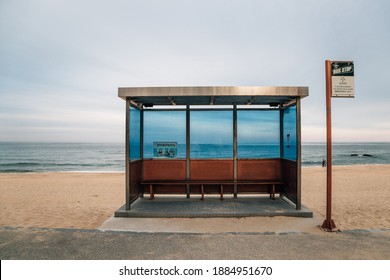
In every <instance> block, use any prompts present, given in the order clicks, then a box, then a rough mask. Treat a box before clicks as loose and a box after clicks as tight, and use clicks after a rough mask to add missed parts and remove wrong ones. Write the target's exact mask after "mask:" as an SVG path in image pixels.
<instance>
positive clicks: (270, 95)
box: [118, 87, 308, 210]
mask: <svg viewBox="0 0 390 280" xmlns="http://www.w3.org/2000/svg"><path fill="white" fill-rule="evenodd" d="M118 95H119V97H121V98H123V99H125V101H126V129H125V134H126V135H125V153H126V155H125V169H126V179H125V192H126V204H125V209H126V210H130V209H131V204H132V203H133V202H134V201H136V200H137V199H138V198H139V197H140V196H142V195H143V192H142V191H141V186H140V182H141V181H143V180H144V174H145V171H147V170H145V168H148V166H147V164H146V162H148V160H147V159H145V158H144V154H143V152H144V114H145V112H148V111H184V112H185V118H186V120H185V124H186V129H185V141H186V157H185V178H184V179H185V180H190V179H191V163H192V162H193V161H196V159H191V157H190V143H191V139H190V137H191V131H190V127H191V126H190V121H191V112H193V111H232V113H233V122H232V126H233V143H232V144H233V158H232V159H230V160H232V161H233V174H232V179H233V180H234V182H237V181H238V179H239V165H240V164H241V165H242V162H241V161H240V159H239V158H238V143H237V130H238V127H237V112H238V111H251V110H258V111H267V110H273V111H275V110H278V111H279V124H280V125H279V129H280V133H279V137H280V139H279V140H280V143H279V145H280V173H281V177H283V179H284V180H286V181H288V184H291V185H292V187H291V189H293V190H294V191H293V192H292V193H288V192H283V193H282V194H281V195H282V196H283V197H286V198H287V199H289V200H290V201H292V202H293V203H294V204H295V207H296V209H297V210H300V209H301V98H304V97H306V96H308V88H307V87H146V88H138V87H135V88H119V94H118ZM193 105H201V106H207V107H204V108H199V107H197V106H193ZM216 105H224V106H227V105H228V107H222V108H221V107H218V106H216ZM242 105H246V106H242ZM152 106H154V107H152ZM156 106H162V107H157V108H156ZM179 106H180V108H178V109H176V107H179ZM256 106H262V107H261V108H259V107H256ZM265 106H270V107H267V108H266V107H265ZM292 107H294V108H295V120H296V123H295V127H296V131H295V134H296V135H295V138H296V155H295V159H296V160H295V162H294V161H291V160H288V159H287V158H285V147H284V146H285V145H284V144H285V141H286V139H285V138H284V112H285V111H286V110H287V109H288V108H292ZM132 109H135V110H137V111H138V112H139V114H140V131H139V139H140V151H139V152H140V156H139V158H138V159H131V149H130V147H131V144H132V143H131V136H130V134H131V129H130V123H131V114H130V110H132ZM209 160H217V159H209ZM161 161H164V160H161ZM166 162H167V161H166ZM221 162H223V161H222V160H221ZM167 168H169V167H167ZM286 178H287V179H286ZM233 188H234V190H233V193H234V197H237V184H234V186H233ZM288 188H290V187H288ZM288 188H287V189H288ZM186 194H187V197H189V196H190V188H189V185H187V189H186Z"/></svg>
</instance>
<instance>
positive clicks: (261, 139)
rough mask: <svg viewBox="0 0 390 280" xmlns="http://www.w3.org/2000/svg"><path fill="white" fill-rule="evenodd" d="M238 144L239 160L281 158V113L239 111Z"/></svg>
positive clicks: (274, 111)
mask: <svg viewBox="0 0 390 280" xmlns="http://www.w3.org/2000/svg"><path fill="white" fill-rule="evenodd" d="M237 144H238V145H237V149H238V158H279V157H280V122H279V111H277V110H272V111H270V110H267V111H264V110H263V111H262V110H256V111H252V110H251V111H240V110H239V111H238V112H237Z"/></svg>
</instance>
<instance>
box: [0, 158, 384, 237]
mask: <svg viewBox="0 0 390 280" xmlns="http://www.w3.org/2000/svg"><path fill="white" fill-rule="evenodd" d="M124 199H125V195H124V174H123V173H30V174H28V173H27V174H0V226H11V227H44V228H81V229H96V228H98V227H99V226H101V225H102V224H103V223H104V222H105V221H106V220H107V219H109V218H110V217H111V216H112V215H113V213H114V212H115V210H117V209H118V208H119V207H120V206H122V205H123V204H124ZM302 204H303V205H304V206H306V207H308V208H309V209H311V210H312V211H313V212H314V216H315V218H314V222H315V223H318V224H319V223H321V221H323V220H324V217H325V213H326V169H325V168H321V167H310V168H303V170H302ZM332 216H333V220H334V221H335V223H336V225H337V227H338V229H340V230H353V229H372V230H377V229H390V165H372V166H336V167H334V169H333V214H332ZM253 219H257V220H259V219H261V223H262V226H263V228H267V225H269V227H270V228H273V227H274V225H275V224H278V225H280V226H282V227H286V229H285V230H287V231H288V230H289V227H292V224H293V223H295V222H294V221H292V220H291V218H288V217H287V218H284V217H277V218H267V217H257V218H244V219H241V222H242V223H244V224H251V223H252V221H253ZM295 219H303V220H305V219H306V221H307V219H310V218H295ZM237 220H238V219H237ZM303 220H302V221H303ZM164 223H166V224H168V223H169V221H168V220H165V221H164ZM192 223H194V221H192ZM221 226H223V223H222V224H221Z"/></svg>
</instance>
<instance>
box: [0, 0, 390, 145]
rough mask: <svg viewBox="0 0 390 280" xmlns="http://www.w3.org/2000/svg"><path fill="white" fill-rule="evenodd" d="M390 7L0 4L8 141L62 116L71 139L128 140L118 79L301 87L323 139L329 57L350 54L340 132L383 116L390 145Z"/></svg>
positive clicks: (313, 133)
mask: <svg viewBox="0 0 390 280" xmlns="http://www.w3.org/2000/svg"><path fill="white" fill-rule="evenodd" d="M388 14H390V4H389V2H388V1H385V0H382V1H374V2H373V1H369V0H360V1H352V0H350V1H336V0H332V1H315V2H310V1H304V0H298V1H293V2H292V1H282V0H278V1H249V0H248V1H211V2H210V1H172V0H168V1H124V0H118V1H114V2H112V1H111V2H108V1H43V0H41V1H21V0H13V1H11V0H5V1H1V2H0V38H1V44H0V65H1V67H0V110H1V113H2V118H3V120H4V119H6V120H7V121H1V120H0V125H1V127H2V129H3V131H4V133H2V135H1V136H0V139H9V140H12V139H14V140H18V139H20V138H23V139H27V140H29V139H34V140H35V139H38V140H39V137H41V138H42V140H44V139H46V138H47V137H49V136H50V139H55V138H56V137H55V133H52V134H50V133H48V131H50V129H51V128H53V126H51V123H50V122H51V121H50V120H56V122H57V124H58V125H57V128H58V129H57V128H56V129H55V130H56V131H57V130H61V129H60V128H61V127H63V128H64V131H67V130H68V127H70V126H71V127H75V131H76V130H77V127H80V129H79V130H77V133H73V135H72V137H70V136H69V139H70V138H72V139H74V140H77V139H86V140H88V139H102V138H104V137H106V138H107V137H108V136H104V133H103V131H113V128H114V127H115V132H112V133H111V135H115V137H118V141H123V137H122V134H123V131H122V129H123V122H124V104H123V101H122V100H120V99H119V98H118V97H117V88H118V87H126V86H167V85H190V86H196V85H216V86H218V85H228V86H229V85H231V86H235V85H243V86H245V85H250V86H273V85H277V86H282V85H304V86H309V87H310V96H309V97H308V98H305V99H304V100H303V102H302V124H303V128H302V129H303V131H304V132H305V133H304V134H303V137H304V140H305V137H308V138H307V139H310V141H311V140H313V141H314V140H316V141H322V140H323V133H320V131H321V130H322V128H323V127H324V125H325V122H324V116H325V108H324V106H325V98H324V92H325V84H324V83H325V81H324V79H325V78H324V61H325V60H326V59H333V60H345V59H347V60H349V59H350V60H354V61H355V65H356V77H355V85H356V98H355V100H344V101H340V100H338V101H336V100H335V101H334V102H333V104H334V105H333V106H334V108H333V111H334V112H333V113H334V127H335V130H336V131H337V130H340V131H342V130H347V129H352V130H353V131H354V133H352V134H349V135H355V134H359V133H362V132H363V131H371V130H372V129H373V126H372V125H373V124H375V125H376V126H374V127H375V129H376V130H374V131H373V133H371V134H370V135H371V136H370V137H368V138H367V139H371V140H372V141H374V140H376V139H385V140H386V139H387V141H390V137H388V134H386V133H380V131H381V129H380V127H387V119H386V117H384V115H383V110H385V111H386V110H387V109H386V107H387V106H386V105H388V104H389V101H390V100H389V98H390V97H389V94H388V92H387V90H386V88H387V79H388V76H389V70H388V69H387V65H389V64H390V54H389V52H388V50H389V49H390V35H389V32H388V30H387V29H388V26H389V24H390V20H389V17H388ZM363 112H365V113H363ZM113 115H114V116H115V117H111V116H113ZM31 116H36V117H31ZM71 116H75V118H77V117H78V118H79V119H80V120H81V121H80V122H79V124H78V125H76V123H75V120H74V118H73V117H71ZM76 116H77V117H76ZM120 116H122V117H123V119H121V120H119V119H120ZM42 119H47V121H46V122H45V121H43V120H42ZM118 120H119V121H120V124H118V123H117V122H118ZM15 124H18V125H20V127H22V126H23V125H26V124H28V125H31V126H30V127H31V129H30V130H28V133H27V130H25V129H24V130H23V131H24V132H23V131H17V128H16V127H15ZM97 124H100V128H96V130H94V131H89V129H91V128H93V127H96V125H97ZM45 125H47V129H44V127H45ZM34 127H35V129H38V128H37V127H42V128H41V129H40V130H39V131H41V132H42V133H39V134H35V133H34V132H33V128H34ZM375 131H377V132H378V133H376V132H375ZM23 133H24V134H23ZM63 138H64V137H62V136H61V137H58V140H61V139H63ZM108 138H110V139H112V140H114V136H112V137H108ZM340 139H341V140H343V139H344V140H346V141H347V140H349V139H351V137H349V136H348V134H344V133H342V134H340Z"/></svg>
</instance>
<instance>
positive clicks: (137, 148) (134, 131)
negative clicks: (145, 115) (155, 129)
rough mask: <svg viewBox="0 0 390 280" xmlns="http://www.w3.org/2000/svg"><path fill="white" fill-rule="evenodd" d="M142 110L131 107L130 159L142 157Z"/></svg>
mask: <svg viewBox="0 0 390 280" xmlns="http://www.w3.org/2000/svg"><path fill="white" fill-rule="evenodd" d="M140 119H141V112H140V111H139V110H137V109H134V108H133V107H130V159H139V158H140V157H141V124H140Z"/></svg>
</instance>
